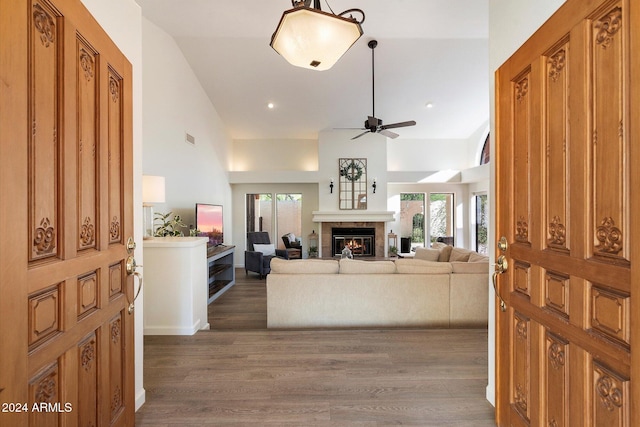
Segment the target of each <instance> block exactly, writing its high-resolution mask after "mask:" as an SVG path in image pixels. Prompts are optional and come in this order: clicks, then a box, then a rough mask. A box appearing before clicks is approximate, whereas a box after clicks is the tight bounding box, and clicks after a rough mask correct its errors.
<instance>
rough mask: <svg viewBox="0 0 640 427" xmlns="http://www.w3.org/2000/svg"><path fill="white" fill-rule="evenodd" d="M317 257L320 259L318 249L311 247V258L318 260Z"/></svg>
mask: <svg viewBox="0 0 640 427" xmlns="http://www.w3.org/2000/svg"><path fill="white" fill-rule="evenodd" d="M317 257H318V247H317V246H309V258H317Z"/></svg>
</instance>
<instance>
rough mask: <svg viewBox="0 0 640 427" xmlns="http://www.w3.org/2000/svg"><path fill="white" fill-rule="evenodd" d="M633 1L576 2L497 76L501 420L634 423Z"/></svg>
mask: <svg viewBox="0 0 640 427" xmlns="http://www.w3.org/2000/svg"><path fill="white" fill-rule="evenodd" d="M630 7H631V6H630V2H629V1H628V0H623V1H598V0H593V1H586V2H584V1H583V2H581V1H575V0H574V1H572V0H568V1H567V2H566V3H565V5H564V6H562V7H561V8H560V9H559V10H558V12H557V13H556V14H555V15H554V16H553V17H552V18H550V20H549V21H548V22H547V23H546V24H545V25H544V26H543V27H542V28H541V29H540V30H539V31H538V32H536V34H534V36H532V38H531V39H530V40H529V41H527V43H525V45H523V47H522V48H521V49H520V50H519V51H518V52H516V53H515V54H514V55H513V56H512V58H510V59H509V61H507V62H506V63H505V64H504V65H503V66H502V67H501V68H500V69H499V70H498V73H497V114H498V115H497V120H496V123H497V125H496V126H497V144H498V149H497V153H496V154H497V161H498V166H497V198H498V202H497V205H498V215H497V224H498V234H497V235H498V236H503V235H504V236H506V237H507V239H508V241H509V243H510V246H509V249H508V251H507V256H508V261H509V266H510V268H509V271H508V272H507V273H506V274H505V275H503V276H502V277H501V279H500V281H501V285H500V286H499V289H500V290H501V292H502V293H503V295H505V296H506V299H507V303H508V306H509V309H508V310H507V312H505V313H501V312H499V311H497V312H496V313H497V316H498V320H497V325H498V332H497V334H496V337H497V339H496V342H497V367H496V369H497V371H498V381H497V387H498V390H499V392H498V393H497V394H498V399H497V400H498V402H497V421H498V424H499V425H532V426H534V425H548V426H564V425H581V426H582V425H584V426H590V425H594V426H608V425H616V426H617V425H620V426H629V425H632V424H631V423H632V420H633V419H634V418H633V417H632V411H633V410H634V407H633V404H632V402H634V401H635V402H637V401H638V399H639V398H640V396H634V395H633V393H634V390H637V389H638V387H637V386H634V385H633V383H632V382H631V380H630V379H631V378H632V376H631V372H632V371H633V370H634V369H637V368H636V367H634V363H638V362H636V361H635V360H634V358H632V356H631V353H632V350H633V348H634V347H633V343H634V341H633V337H634V334H635V332H634V331H635V329H637V326H636V327H635V328H634V327H633V326H634V325H633V320H634V314H633V311H632V309H631V307H633V301H632V295H633V294H634V292H633V290H634V289H638V286H639V284H637V283H633V282H632V281H631V277H632V274H633V271H634V268H635V265H634V264H633V263H632V257H631V255H632V254H631V252H630V247H631V246H632V244H633V242H632V239H631V236H632V235H633V232H632V229H631V228H632V225H631V224H632V223H633V222H632V220H631V217H630V212H631V210H630V207H631V206H632V204H633V203H635V198H634V195H633V192H631V191H630V190H631V183H632V180H633V175H632V173H631V166H630V165H631V164H632V163H633V162H634V161H633V160H634V156H635V157H638V155H637V154H636V153H635V152H633V151H632V150H631V144H630V140H631V139H632V138H633V137H634V135H631V133H630V125H629V117H630V106H631V105H632V104H631V103H630V96H631V91H630V89H629V84H630V75H631V73H630V64H632V63H633V61H632V59H631V56H630V54H629V52H630V50H629V43H630V40H632V39H633V37H635V36H636V35H635V31H637V30H636V29H635V28H637V26H638V24H640V22H639V23H636V25H635V27H634V26H632V25H631V20H632V16H635V17H636V18H635V19H636V20H638V17H639V16H640V15H639V14H638V13H637V12H636V14H635V15H634V14H631V13H629V11H630ZM636 234H637V232H636ZM635 336H637V335H635ZM636 339H637V338H636Z"/></svg>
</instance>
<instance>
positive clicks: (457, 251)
mask: <svg viewBox="0 0 640 427" xmlns="http://www.w3.org/2000/svg"><path fill="white" fill-rule="evenodd" d="M469 255H471V251H469V250H468V249H462V248H453V249H451V254H450V255H449V262H456V261H462V262H467V261H469Z"/></svg>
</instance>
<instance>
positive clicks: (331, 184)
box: [329, 178, 333, 194]
mask: <svg viewBox="0 0 640 427" xmlns="http://www.w3.org/2000/svg"><path fill="white" fill-rule="evenodd" d="M329 189H330V190H331V194H333V178H331V182H330V183H329Z"/></svg>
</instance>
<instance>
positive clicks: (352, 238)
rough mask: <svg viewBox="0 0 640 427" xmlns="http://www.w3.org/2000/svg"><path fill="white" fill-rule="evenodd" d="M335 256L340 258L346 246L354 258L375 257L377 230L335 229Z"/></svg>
mask: <svg viewBox="0 0 640 427" xmlns="http://www.w3.org/2000/svg"><path fill="white" fill-rule="evenodd" d="M331 241H332V247H333V255H334V256H340V254H342V250H343V249H344V248H345V246H347V247H349V249H351V253H352V254H353V256H354V257H367V256H375V242H376V229H375V228H373V227H333V228H332V229H331Z"/></svg>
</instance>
